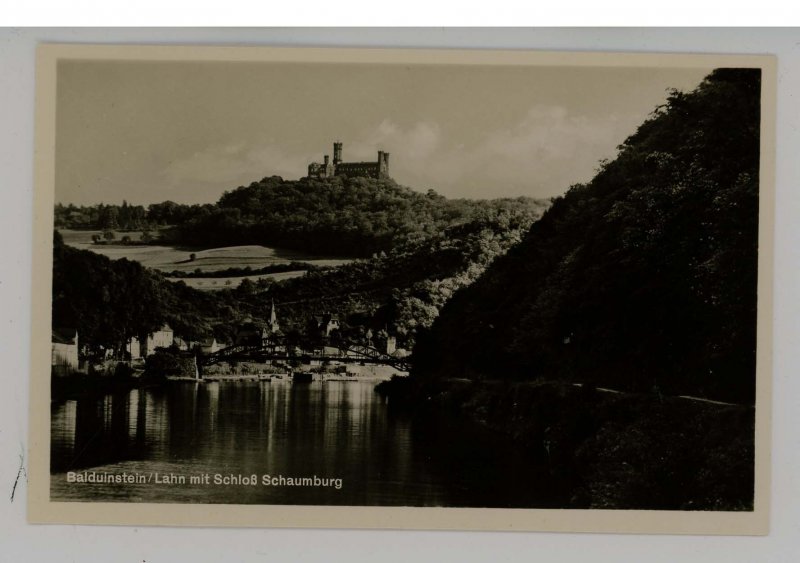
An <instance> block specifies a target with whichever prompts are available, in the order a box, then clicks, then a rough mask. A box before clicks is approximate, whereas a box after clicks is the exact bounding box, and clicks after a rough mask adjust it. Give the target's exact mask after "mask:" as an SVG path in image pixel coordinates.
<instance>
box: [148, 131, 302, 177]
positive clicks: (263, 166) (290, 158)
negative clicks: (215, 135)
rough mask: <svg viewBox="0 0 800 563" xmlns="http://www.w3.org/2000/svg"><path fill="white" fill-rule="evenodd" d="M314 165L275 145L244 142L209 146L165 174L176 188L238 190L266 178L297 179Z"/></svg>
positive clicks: (177, 161)
mask: <svg viewBox="0 0 800 563" xmlns="http://www.w3.org/2000/svg"><path fill="white" fill-rule="evenodd" d="M309 162H310V160H309V157H308V155H305V154H294V155H293V154H288V153H287V152H285V150H284V149H282V148H281V147H280V146H279V145H277V144H275V143H271V144H266V145H257V146H249V145H248V144H247V143H244V142H234V143H228V144H225V145H218V146H212V147H208V148H206V149H203V150H201V151H197V152H195V153H193V154H190V155H187V156H185V157H183V158H181V159H178V160H175V161H173V162H171V163H170V164H169V165H168V166H167V167H166V168H165V169H164V170H163V171H162V172H161V175H162V176H163V177H164V178H165V179H166V180H167V182H168V183H169V184H170V185H172V186H184V185H186V184H191V183H203V184H219V185H223V186H226V187H234V185H238V184H239V183H241V182H247V183H249V182H251V181H253V180H260V179H261V178H263V177H265V176H272V175H278V176H284V177H286V178H296V177H297V176H298V171H304V170H305V168H306V166H307V165H308V163H309Z"/></svg>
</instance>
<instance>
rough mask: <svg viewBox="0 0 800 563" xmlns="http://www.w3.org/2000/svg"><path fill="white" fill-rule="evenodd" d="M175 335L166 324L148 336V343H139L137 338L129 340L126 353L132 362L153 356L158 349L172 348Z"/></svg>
mask: <svg viewBox="0 0 800 563" xmlns="http://www.w3.org/2000/svg"><path fill="white" fill-rule="evenodd" d="M174 337H175V333H174V332H173V330H172V327H170V326H169V325H168V324H166V323H164V324H163V325H162V326H161V328H159V329H158V330H157V331H155V332H153V333H151V334H149V335H148V336H147V341H146V342H144V343H142V342H139V339H138V338H137V337H135V336H134V337H132V338H131V339H130V340H128V344H127V346H126V351H127V352H128V354H130V356H131V360H137V359H139V358H144V357H147V356H152V355H153V354H154V353H155V351H156V348H169V347H170V346H172V343H173V340H174Z"/></svg>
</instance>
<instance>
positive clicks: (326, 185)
mask: <svg viewBox="0 0 800 563" xmlns="http://www.w3.org/2000/svg"><path fill="white" fill-rule="evenodd" d="M546 206H547V203H546V202H542V201H537V200H533V199H530V198H517V199H498V200H490V201H470V200H448V199H446V198H444V197H442V196H440V195H438V194H436V193H435V192H434V191H433V190H429V191H428V193H427V194H423V193H420V192H416V191H414V190H411V189H409V188H406V187H403V186H399V185H397V184H396V183H395V182H394V181H392V180H390V179H386V180H375V179H370V178H345V177H335V178H329V179H322V180H319V179H311V178H304V179H301V180H298V181H284V180H283V179H282V178H280V177H277V176H273V177H270V178H264V179H263V180H261V181H260V182H254V183H252V184H251V185H250V186H247V187H240V188H238V189H236V190H233V191H231V192H226V193H225V194H224V195H223V196H222V197H221V198H220V200H219V202H218V203H217V204H216V206H214V208H213V210H211V212H210V213H208V214H201V215H196V216H194V217H191V218H190V219H188V220H187V221H184V222H181V223H179V224H176V225H175V227H174V228H173V229H170V230H168V231H167V232H165V233H164V240H166V241H169V242H172V243H173V244H184V245H191V246H220V245H239V244H261V245H265V246H277V247H283V248H292V249H296V250H303V251H306V252H313V253H315V254H325V255H345V256H360V257H368V256H371V255H373V254H375V253H379V252H381V251H383V252H387V251H389V250H390V249H391V248H393V247H395V246H397V245H399V244H404V243H407V242H414V241H419V240H422V239H425V238H428V237H431V236H434V235H438V234H441V233H442V232H444V230H445V229H447V228H448V227H451V226H453V225H455V224H463V223H470V222H476V221H477V222H480V221H489V220H493V221H501V222H502V221H505V222H506V227H507V228H508V229H514V228H517V227H518V226H519V224H521V223H528V224H529V223H530V221H531V220H532V219H533V218H534V217H536V216H538V215H539V214H540V213H541V211H542V210H543V209H544V208H545V207H546Z"/></svg>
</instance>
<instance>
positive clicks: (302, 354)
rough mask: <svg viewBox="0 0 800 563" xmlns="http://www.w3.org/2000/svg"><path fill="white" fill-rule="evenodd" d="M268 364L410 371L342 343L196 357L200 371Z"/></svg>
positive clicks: (245, 348) (269, 345)
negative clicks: (372, 366) (231, 364)
mask: <svg viewBox="0 0 800 563" xmlns="http://www.w3.org/2000/svg"><path fill="white" fill-rule="evenodd" d="M267 360H281V361H285V362H290V361H299V362H306V363H307V362H310V361H319V362H341V363H363V364H383V365H387V366H391V367H393V368H395V369H398V370H400V371H406V372H407V371H409V369H410V368H411V365H410V362H409V360H408V358H396V357H394V356H390V355H389V354H386V353H384V352H381V351H380V350H378V349H377V348H374V347H372V346H367V345H363V344H349V343H344V342H339V343H327V344H318V345H313V346H310V345H305V346H303V345H300V344H297V343H290V342H287V341H286V340H285V339H280V338H271V339H269V340H262V341H261V342H257V343H256V342H253V343H242V344H234V345H232V346H228V347H226V348H222V349H220V350H217V351H216V352H212V353H210V354H199V355H198V356H197V365H198V367H199V368H201V369H202V367H203V366H210V365H212V364H216V363H219V362H231V361H234V362H247V361H250V362H262V361H267Z"/></svg>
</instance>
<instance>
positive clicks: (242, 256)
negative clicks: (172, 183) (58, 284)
mask: <svg viewBox="0 0 800 563" xmlns="http://www.w3.org/2000/svg"><path fill="white" fill-rule="evenodd" d="M59 232H60V233H61V236H62V237H63V238H64V242H65V243H66V244H68V245H70V246H73V247H75V248H80V249H82V250H91V251H92V252H95V253H97V254H101V255H103V256H107V257H109V258H111V259H114V260H116V259H120V258H127V259H129V260H135V261H137V262H140V263H141V264H142V265H143V266H147V267H148V268H153V269H156V270H160V271H162V272H173V271H175V270H178V271H182V272H193V271H195V270H197V269H198V268H199V269H200V270H203V271H205V272H215V271H219V270H225V269H227V268H244V267H247V266H250V267H251V268H253V269H256V268H263V267H265V266H270V265H274V264H288V263H290V262H305V263H307V264H310V265H313V266H340V265H342V264H347V263H349V262H352V261H353V259H352V258H329V257H320V256H314V255H311V254H304V253H302V252H297V251H293V250H284V249H278V248H269V247H266V246H257V245H247V246H229V247H223V248H210V249H204V250H203V249H192V248H183V247H175V246H158V245H144V244H143V245H122V244H103V245H98V244H94V243H93V242H92V235H97V234H99V235H101V236H102V232H101V231H73V230H68V229H64V230H60V231H59ZM115 236H116V239H115V240H116V241H119V240H120V239H121V238H122V237H123V236H129V237H130V239H131V240H132V241H137V240H140V239H141V233H138V232H131V233H127V232H125V233H123V232H116V233H115ZM192 254H194V255H195V258H194V260H191V258H190V256H191V255H192ZM304 273H305V271H304V270H297V271H292V272H280V273H275V274H261V275H255V276H237V277H228V278H181V279H183V281H184V282H186V284H187V285H189V286H191V287H194V288H197V289H224V288H233V287H236V286H238V285H239V283H241V281H242V280H243V279H246V278H247V279H251V280H253V281H256V280H258V279H261V278H268V279H272V280H283V279H289V278H293V277H298V276H301V275H303V274H304ZM176 279H177V278H176ZM176 279H173V281H176Z"/></svg>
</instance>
